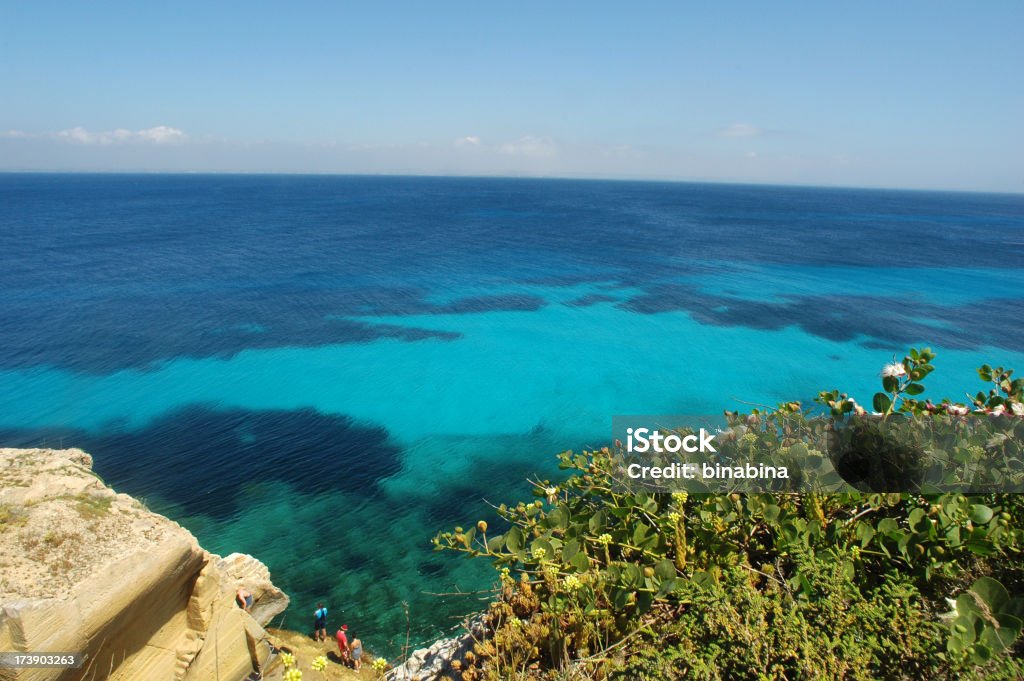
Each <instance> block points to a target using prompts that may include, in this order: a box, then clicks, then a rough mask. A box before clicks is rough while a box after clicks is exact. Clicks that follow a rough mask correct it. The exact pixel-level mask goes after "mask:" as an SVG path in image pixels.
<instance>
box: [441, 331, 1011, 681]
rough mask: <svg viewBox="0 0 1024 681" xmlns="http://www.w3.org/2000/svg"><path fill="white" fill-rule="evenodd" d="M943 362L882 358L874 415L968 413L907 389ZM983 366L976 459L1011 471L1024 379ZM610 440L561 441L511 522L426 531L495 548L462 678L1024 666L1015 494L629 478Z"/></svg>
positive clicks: (483, 551)
mask: <svg viewBox="0 0 1024 681" xmlns="http://www.w3.org/2000/svg"><path fill="white" fill-rule="evenodd" d="M934 357H935V355H934V353H933V352H931V351H930V350H927V349H926V350H923V351H918V350H912V351H911V352H910V354H909V355H908V356H907V357H906V358H905V359H904V361H903V362H902V363H894V364H893V365H890V366H889V367H887V369H886V372H885V374H884V376H883V389H884V391H885V392H883V393H879V395H881V397H879V396H876V398H875V406H876V408H877V410H878V411H879V412H880V414H879V415H878V417H875V418H876V419H877V420H887V419H889V418H894V415H895V414H897V413H905V414H912V415H914V416H915V417H916V418H918V419H921V420H928V419H933V420H943V423H947V422H950V421H949V419H950V418H952V417H958V416H962V415H963V412H964V411H966V410H967V409H968V407H967V406H965V405H958V404H955V403H953V402H950V401H944V402H942V403H940V404H939V405H936V404H933V403H931V402H924V403H922V402H918V401H916V400H914V398H913V396H914V395H916V394H919V393H920V389H919V388H918V387H915V386H920V381H921V380H923V378H924V377H925V376H927V374H928V373H930V372H931V370H932V364H931V362H932V360H933V359H934ZM979 374H980V375H981V377H982V378H983V379H984V380H991V381H992V382H993V383H994V384H995V387H994V388H993V389H992V390H990V392H989V393H988V394H983V393H979V394H978V395H977V396H976V398H975V400H974V404H973V405H972V406H971V407H970V408H971V409H977V410H984V411H985V412H986V413H990V414H991V413H994V414H997V415H1001V416H1000V418H1006V419H1008V420H1006V421H1005V424H1004V422H1003V421H999V422H998V423H997V427H999V428H1005V430H1006V433H1008V434H1006V435H1005V437H1004V438H1003V439H1002V440H999V441H997V442H995V443H994V444H993V443H990V442H989V441H988V440H986V442H985V443H983V448H986V447H987V448H988V449H987V450H986V451H984V452H974V454H975V455H976V456H987V457H992V456H996V455H998V456H999V457H1002V458H1001V459H999V460H1000V461H1002V462H1003V463H1002V464H1001V465H1004V466H1005V467H1006V470H1010V471H1012V470H1016V469H1015V468H1014V466H1015V465H1017V464H1016V463H1014V462H1015V461H1016V459H1015V458H1014V457H1016V456H1017V455H1018V453H1019V451H1020V446H1021V442H1020V441H1019V437H1018V431H1017V430H1016V429H1018V428H1019V427H1021V421H1024V419H1020V418H1019V417H1017V416H1016V414H1017V413H1018V412H1020V411H1022V405H1021V392H1022V385H1024V383H1022V381H1021V379H1017V380H1011V375H1012V372H1010V371H1005V370H1003V369H1001V368H998V369H991V368H989V367H982V369H981V370H979ZM883 398H884V399H883ZM819 401H820V404H821V405H822V406H823V407H824V408H825V409H826V415H827V416H826V420H827V419H828V418H833V419H845V418H847V416H848V415H850V414H854V415H857V414H858V413H861V412H863V410H862V409H861V408H860V407H859V405H857V404H856V403H855V402H853V401H852V400H850V399H849V398H847V397H846V396H845V395H843V394H841V393H839V392H838V391H832V392H826V393H822V394H821V396H820V397H819ZM805 412H808V410H804V409H803V408H802V406H801V405H799V404H798V403H787V404H783V405H780V406H779V407H778V409H776V410H775V411H774V412H755V413H754V414H753V415H754V416H755V417H756V418H757V421H756V422H757V423H761V424H763V423H764V422H770V421H771V419H772V418H774V417H777V416H786V417H791V416H792V415H794V414H803V413H805ZM727 415H728V416H729V418H730V419H731V420H732V421H733V422H736V421H743V422H746V423H749V422H750V421H749V420H748V419H747V417H748V416H750V415H739V414H735V413H729V414H727ZM986 423H987V421H986ZM914 427H916V426H914ZM760 432H761V435H755V436H754V437H775V438H779V437H780V436H779V435H778V432H774V431H771V430H770V429H768V430H762V431H760ZM959 433H960V431H957V434H958V435H957V436H958V437H959ZM971 436H973V432H972V434H971ZM990 439H991V438H990ZM789 444H790V443H788V442H787V441H785V440H784V437H783V439H779V440H778V442H777V445H776V446H777V447H778V448H783V447H788V446H789ZM965 451H967V450H966V449H965ZM614 454H615V452H613V451H612V450H609V449H608V448H605V449H601V450H596V451H589V452H583V453H579V454H577V453H573V452H564V453H563V454H561V455H560V464H561V467H562V468H564V469H566V470H568V471H570V472H571V473H570V475H569V477H568V478H567V479H566V480H564V481H562V482H560V483H558V484H554V483H551V482H548V481H537V482H536V484H535V495H536V499H535V500H533V501H532V502H521V503H518V504H516V505H514V506H505V505H502V506H500V507H499V508H498V515H499V516H500V524H501V525H502V526H503V529H504V531H503V532H501V533H494V532H492V533H491V534H490V535H489V534H488V533H487V529H488V524H487V523H486V522H484V521H480V522H479V523H478V524H477V526H476V527H474V528H470V529H469V530H468V531H466V530H463V529H462V528H456V529H455V531H454V532H447V533H442V534H440V535H438V536H437V537H435V539H434V543H435V546H436V547H437V548H438V549H439V550H440V549H448V550H456V551H461V552H465V553H468V554H469V555H472V556H486V557H488V558H489V559H491V560H492V561H493V562H494V564H495V566H496V568H497V569H499V570H500V571H501V578H500V594H499V596H498V597H497V598H496V600H495V602H494V603H492V605H491V606H490V609H489V612H488V614H487V617H486V620H487V621H486V623H487V626H488V630H489V632H490V635H489V636H488V638H487V639H486V640H485V641H483V642H481V643H480V644H479V645H478V646H477V650H476V654H475V655H474V656H473V658H472V660H471V661H467V663H466V664H463V665H461V667H460V669H459V670H458V671H459V673H460V674H461V677H462V678H463V679H464V681H474V680H476V679H500V678H509V677H511V676H514V675H517V674H518V675H524V674H525V675H528V676H533V677H537V678H540V677H545V676H547V677H550V678H573V677H574V675H580V674H582V675H584V676H586V677H587V678H590V677H595V678H604V677H621V678H651V679H662V678H694V679H758V680H760V679H794V678H820V679H835V678H848V679H888V678H892V679H897V678H909V677H920V678H963V677H966V678H1013V675H1014V674H1019V673H1024V667H1022V666H1021V665H1020V663H1019V662H1018V660H1017V658H1019V657H1020V655H1021V653H1022V643H1021V637H1020V636H1019V634H1020V631H1021V620H1022V618H1024V601H1022V600H1021V599H1019V598H1012V597H1011V593H1010V591H1013V592H1014V593H1021V591H1024V565H1022V561H1021V558H1022V546H1024V532H1022V528H1024V502H1022V501H1021V497H1020V496H1019V495H1014V494H1001V493H995V492H993V493H989V494H984V495H964V494H961V493H958V492H947V493H942V494H939V493H935V494H917V493H915V494H911V493H906V492H904V493H869V492H859V491H858V492H850V493H844V494H818V493H808V494H767V493H764V494H736V493H733V494H700V495H697V494H693V495H687V494H685V493H675V494H655V493H650V492H647V491H644V490H633V491H624V490H622V489H621V488H620V487H618V486H616V485H615V484H614V472H615V465H616V463H615V462H616V458H615V456H614ZM1007 587H1009V590H1008V588H1007ZM947 599H948V600H947ZM950 604H955V608H954V609H953V610H952V611H951V612H947V611H949V610H950V608H951V607H952V606H951V605H950Z"/></svg>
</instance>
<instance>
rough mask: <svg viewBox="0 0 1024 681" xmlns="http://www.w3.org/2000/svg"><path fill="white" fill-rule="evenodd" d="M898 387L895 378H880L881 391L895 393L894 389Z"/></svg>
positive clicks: (898, 382)
mask: <svg viewBox="0 0 1024 681" xmlns="http://www.w3.org/2000/svg"><path fill="white" fill-rule="evenodd" d="M899 385H900V381H899V379H898V378H896V377H895V376H883V377H882V390H884V391H885V392H887V393H893V392H896V388H898V387H899Z"/></svg>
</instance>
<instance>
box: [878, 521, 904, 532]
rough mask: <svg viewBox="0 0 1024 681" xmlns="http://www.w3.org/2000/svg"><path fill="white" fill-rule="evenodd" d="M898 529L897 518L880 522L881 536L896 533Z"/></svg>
mask: <svg viewBox="0 0 1024 681" xmlns="http://www.w3.org/2000/svg"><path fill="white" fill-rule="evenodd" d="M898 528H899V524H898V523H897V522H896V519H895V518H882V519H881V520H880V521H878V533H879V534H889V533H890V532H895V531H896V530H897V529H898Z"/></svg>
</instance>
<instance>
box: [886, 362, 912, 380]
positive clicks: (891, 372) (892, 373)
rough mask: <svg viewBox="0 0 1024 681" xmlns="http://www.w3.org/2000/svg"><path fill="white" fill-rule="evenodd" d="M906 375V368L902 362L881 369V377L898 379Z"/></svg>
mask: <svg viewBox="0 0 1024 681" xmlns="http://www.w3.org/2000/svg"><path fill="white" fill-rule="evenodd" d="M906 375H907V368H906V367H905V366H903V363H902V362H893V363H892V364H886V365H885V366H884V367H882V376H885V377H887V378H888V377H892V378H899V377H900V376H906Z"/></svg>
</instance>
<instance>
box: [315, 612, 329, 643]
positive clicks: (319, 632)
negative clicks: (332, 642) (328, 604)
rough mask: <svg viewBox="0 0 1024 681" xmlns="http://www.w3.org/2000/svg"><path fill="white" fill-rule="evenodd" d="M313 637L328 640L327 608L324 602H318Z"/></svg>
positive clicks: (318, 639) (317, 639)
mask: <svg viewBox="0 0 1024 681" xmlns="http://www.w3.org/2000/svg"><path fill="white" fill-rule="evenodd" d="M313 639H314V640H316V641H326V640H327V608H325V607H324V604H323V603H317V604H316V612H314V613H313Z"/></svg>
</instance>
